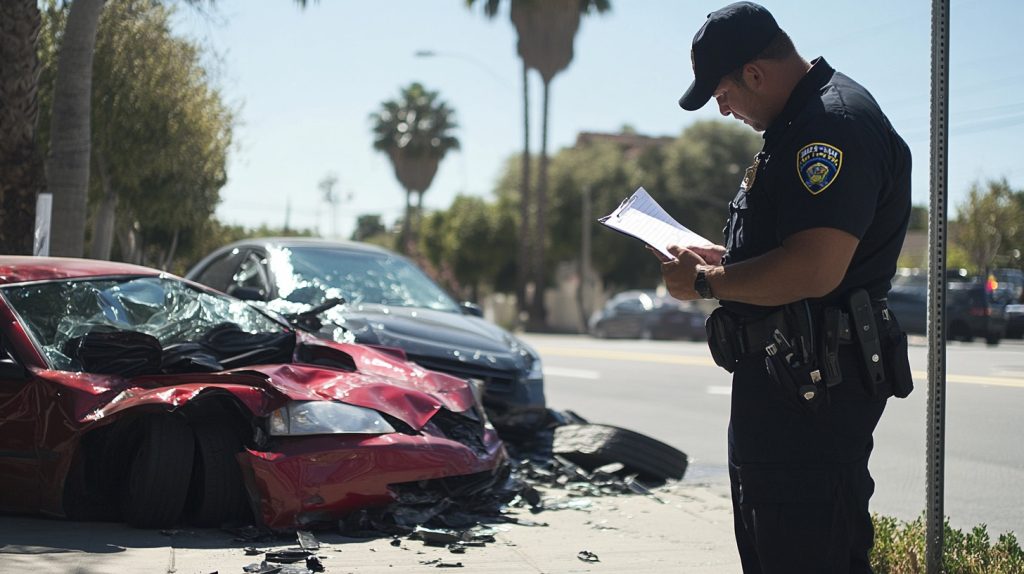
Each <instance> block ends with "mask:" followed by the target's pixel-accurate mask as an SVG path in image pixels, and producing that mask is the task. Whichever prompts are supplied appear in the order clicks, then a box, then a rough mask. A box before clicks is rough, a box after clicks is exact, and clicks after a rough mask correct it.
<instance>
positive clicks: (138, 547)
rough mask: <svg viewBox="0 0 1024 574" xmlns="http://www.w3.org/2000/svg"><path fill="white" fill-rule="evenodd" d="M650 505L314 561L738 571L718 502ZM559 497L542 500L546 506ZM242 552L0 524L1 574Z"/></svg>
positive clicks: (722, 499) (680, 490) (333, 541)
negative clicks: (471, 543)
mask: <svg viewBox="0 0 1024 574" xmlns="http://www.w3.org/2000/svg"><path fill="white" fill-rule="evenodd" d="M655 493H656V495H657V498H658V500H656V499H655V498H652V497H648V496H639V495H627V496H615V497H604V498H586V499H575V500H586V501H589V503H590V504H589V507H587V508H584V509H582V510H575V509H565V510H548V511H544V512H541V513H539V514H530V513H529V512H528V511H526V510H521V511H518V512H519V514H517V515H516V516H518V517H519V518H522V519H526V520H534V521H537V522H543V523H547V524H548V526H522V525H516V524H507V525H499V526H498V530H499V531H498V532H497V533H496V534H495V538H496V542H494V543H490V544H487V546H486V547H482V548H480V547H470V548H468V549H467V550H466V552H465V553H464V554H453V553H451V552H449V551H448V550H447V549H445V548H435V547H428V546H425V545H424V544H423V543H422V542H420V541H414V540H407V539H404V538H403V539H401V544H400V545H399V546H398V547H395V546H392V545H391V540H390V539H387V538H385V539H378V540H371V541H359V542H346V540H345V539H343V538H342V537H340V536H337V535H335V534H331V533H329V532H318V533H317V534H316V536H317V538H318V539H319V541H320V543H321V549H320V552H319V556H320V557H321V558H322V559H323V564H324V566H325V567H326V572H328V573H329V574H341V573H353V574H364V573H365V574H371V573H391V574H393V573H404V572H429V571H432V570H434V569H435V568H438V567H439V566H438V565H437V564H436V563H434V564H424V562H430V561H432V560H435V559H441V560H442V561H443V562H444V563H447V564H455V563H461V564H462V566H463V568H462V569H454V571H456V572H474V573H475V572H485V573H486V572H493V573H521V572H522V573H531V574H532V573H548V574H563V573H575V572H607V573H617V574H618V573H676V572H695V573H702V574H703V573H709V574H733V573H737V572H739V571H740V567H739V558H738V557H737V555H736V550H735V547H734V545H733V534H732V512H731V509H730V504H729V499H728V496H727V493H726V492H722V491H719V490H715V489H713V488H711V487H708V486H703V485H693V484H683V485H675V486H672V487H668V488H665V489H659V490H657V491H655ZM560 494H561V492H560V491H551V492H549V493H547V496H555V497H557V496H560ZM659 500H660V501H659ZM582 504H583V505H584V506H585V505H586V504H587V503H586V502H584V503H582ZM250 545H251V544H249V543H244V542H236V541H233V540H232V536H231V534H229V533H227V532H224V531H221V530H202V529H199V530H179V531H174V532H173V533H169V535H167V534H161V533H159V532H156V531H145V530H134V529H131V528H127V527H125V526H122V525H119V524H107V523H74V522H65V521H57V520H48V519H42V518H23V517H6V516H5V517H0V572H32V573H33V574H51V573H52V574H68V573H74V574H129V573H131V574H135V573H150V572H154V573H157V572H158V573H182V574H193V573H194V574H211V573H214V572H216V573H218V574H244V573H243V570H242V568H243V567H244V566H246V565H248V564H252V563H258V562H259V561H260V557H259V556H246V555H245V553H244V552H243V550H242V548H243V547H245V546H250ZM257 546H259V547H260V548H285V547H288V546H295V544H294V543H285V544H277V545H269V546H268V545H266V544H258V545H257ZM583 550H587V551H590V552H592V553H594V554H596V555H597V558H598V560H599V562H584V561H582V560H580V559H579V558H577V554H579V553H580V551H583ZM445 571H449V569H447V568H446V569H445Z"/></svg>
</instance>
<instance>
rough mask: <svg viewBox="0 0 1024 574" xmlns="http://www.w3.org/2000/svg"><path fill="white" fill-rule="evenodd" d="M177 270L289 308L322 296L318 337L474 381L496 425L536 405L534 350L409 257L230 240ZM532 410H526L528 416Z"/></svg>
mask: <svg viewBox="0 0 1024 574" xmlns="http://www.w3.org/2000/svg"><path fill="white" fill-rule="evenodd" d="M187 277H188V278H189V279H192V280H194V281H197V282H199V283H203V284H205V285H209V286H210V287H213V288H215V289H218V290H221V291H224V292H225V293H228V294H230V295H234V296H236V297H238V298H240V299H247V300H251V301H259V302H262V303H263V304H264V305H265V306H266V307H267V308H269V309H271V310H273V311H277V312H279V313H282V314H295V313H301V312H303V311H307V310H309V309H311V308H314V307H316V306H319V305H321V304H323V303H325V302H326V301H329V300H330V299H332V298H339V297H340V298H343V299H344V301H345V303H344V304H342V305H339V306H337V307H334V308H331V309H328V310H327V311H325V312H324V313H322V314H320V319H322V320H323V325H322V327H321V328H320V329H319V330H318V334H319V335H321V336H323V337H325V338H331V339H335V340H339V341H354V342H358V343H362V344H369V345H376V346H380V347H390V348H395V349H400V350H401V351H403V352H404V353H405V355H406V357H407V358H408V359H409V360H410V361H413V362H415V363H418V364H419V365H421V366H423V367H425V368H428V369H431V370H436V371H442V372H446V373H450V374H453V375H456V376H459V377H463V378H469V379H477V380H479V381H482V382H483V385H484V404H485V405H486V406H487V408H488V411H489V414H490V415H491V418H492V421H493V422H494V424H495V426H497V427H498V428H499V430H500V429H501V428H502V426H504V425H505V424H513V423H512V422H509V421H515V423H514V424H516V425H522V424H524V421H527V422H528V421H530V420H532V419H533V418H535V417H536V418H537V420H540V418H541V417H542V416H543V413H545V412H546V409H545V401H544V378H543V374H542V369H541V361H540V358H539V356H538V355H537V353H536V352H535V351H534V350H533V349H531V348H530V347H529V346H528V345H526V344H525V343H524V342H523V341H521V340H520V339H518V338H517V337H515V336H514V335H512V334H511V333H509V332H508V331H506V330H505V329H502V328H501V327H499V326H497V325H495V324H493V323H491V322H489V321H486V320H484V319H483V318H482V313H481V311H480V308H479V307H477V306H475V305H472V304H469V303H463V304H459V303H456V302H455V301H454V300H453V299H452V298H451V297H449V296H448V294H446V293H445V291H444V290H443V289H441V288H440V287H439V286H438V285H437V284H436V283H434V282H433V281H432V280H431V279H430V278H429V277H427V275H426V274H424V273H423V272H422V271H421V270H420V269H419V268H418V267H416V265H414V264H413V263H412V262H411V261H409V260H408V259H406V258H405V257H402V256H400V255H398V254H396V253H393V252H391V251H388V250H387V249H384V248H381V247H377V246H375V245H370V244H365V243H356V242H339V241H325V240H317V239H306V238H265V239H251V240H244V241H239V242H236V243H232V244H230V245H227V246H225V247H222V248H220V249H218V250H216V251H214V252H213V253H211V254H209V255H208V256H207V257H205V258H204V259H203V260H202V261H200V262H199V263H198V264H196V265H195V266H194V267H193V268H192V269H191V270H189V272H188V274H187ZM534 415H535V416H534Z"/></svg>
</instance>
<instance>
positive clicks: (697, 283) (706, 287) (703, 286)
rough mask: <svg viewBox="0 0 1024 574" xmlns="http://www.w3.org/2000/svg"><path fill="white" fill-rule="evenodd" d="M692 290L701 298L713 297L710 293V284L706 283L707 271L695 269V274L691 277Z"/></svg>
mask: <svg viewBox="0 0 1024 574" xmlns="http://www.w3.org/2000/svg"><path fill="white" fill-rule="evenodd" d="M693 290H694V291H696V292H697V294H698V295H700V296H701V298H703V299H713V298H714V295H712V294H711V284H710V283H708V276H707V272H706V271H704V270H703V269H701V270H699V271H697V276H696V277H694V279H693Z"/></svg>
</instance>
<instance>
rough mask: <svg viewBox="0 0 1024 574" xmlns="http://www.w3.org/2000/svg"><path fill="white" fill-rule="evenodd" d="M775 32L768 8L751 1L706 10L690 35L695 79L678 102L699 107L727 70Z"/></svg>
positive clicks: (742, 61)
mask: <svg viewBox="0 0 1024 574" xmlns="http://www.w3.org/2000/svg"><path fill="white" fill-rule="evenodd" d="M778 32H779V25H778V24H777V23H776V22H775V18H774V17H773V16H772V15H771V12H769V11H768V10H767V9H766V8H765V7H764V6H760V5H758V4H754V3H753V2H736V3H735V4H729V5H728V6H726V7H725V8H722V9H721V10H717V11H715V12H712V13H710V14H708V19H707V21H706V22H704V25H703V26H701V28H700V30H698V31H697V35H696V36H694V37H693V48H692V49H691V51H690V58H691V59H692V60H693V75H694V79H693V83H692V84H690V89H688V90H686V93H685V94H683V97H681V98H679V106H680V107H682V108H683V109H684V110H690V111H693V110H697V109H700V108H701V107H702V106H703V105H704V104H706V103H707V102H708V100H709V99H711V96H712V95H713V94H714V92H715V88H717V87H718V83H719V82H720V81H721V80H722V78H723V77H724V76H725V75H726V74H728V73H730V72H732V71H733V70H735V69H737V68H739V67H740V66H742V65H743V64H746V63H747V62H749V61H751V60H753V59H754V58H755V57H756V56H757V55H758V54H759V53H760V52H761V50H763V49H765V47H766V46H768V44H769V43H770V42H771V41H772V38H774V37H775V34H777V33H778Z"/></svg>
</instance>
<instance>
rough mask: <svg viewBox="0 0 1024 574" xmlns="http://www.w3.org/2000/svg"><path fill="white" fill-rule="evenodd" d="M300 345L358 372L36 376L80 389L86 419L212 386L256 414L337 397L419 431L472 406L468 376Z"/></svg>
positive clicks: (293, 366) (322, 344) (336, 347)
mask: <svg viewBox="0 0 1024 574" xmlns="http://www.w3.org/2000/svg"><path fill="white" fill-rule="evenodd" d="M300 344H301V345H306V346H310V347H317V349H316V350H317V351H318V352H320V353H321V354H322V353H331V354H337V356H339V357H344V358H346V359H347V358H348V357H351V359H352V362H354V364H355V366H356V371H354V372H347V371H343V370H340V369H334V368H328V367H321V366H317V365H311V364H304V363H283V364H271V365H256V366H249V367H243V368H240V369H235V370H231V371H222V372H218V373H185V374H172V375H148V376H140V377H135V378H132V379H125V378H123V377H119V376H116V375H96V374H88V373H70V372H65V371H51V370H40V371H37V372H36V374H37V375H38V376H40V377H41V378H43V379H48V380H50V381H53V382H58V383H60V384H61V385H63V386H65V387H68V388H69V389H71V390H72V391H77V392H73V393H72V394H74V395H77V396H76V397H75V398H76V399H77V400H75V403H76V406H75V409H74V410H75V411H76V413H75V414H76V418H78V419H79V420H81V421H87V420H91V421H96V420H99V419H103V418H105V417H109V416H110V415H113V414H114V413H116V412H119V411H122V410H125V409H128V408H132V407H137V406H140V405H143V404H168V405H172V406H175V407H177V406H181V405H184V404H185V403H187V402H188V401H190V400H192V399H193V398H195V397H196V396H198V395H199V394H200V393H204V392H209V391H223V392H228V393H231V394H232V395H234V396H235V397H236V398H237V399H239V400H240V401H241V402H242V403H243V404H245V405H246V407H247V408H249V410H250V411H252V412H253V414H254V415H256V416H265V415H268V414H269V413H270V411H271V410H273V409H274V408H277V407H279V406H280V405H281V403H282V401H281V399H282V398H287V399H291V400H296V401H315V400H334V401H339V402H343V403H347V404H350V405H355V406H360V407H365V408H369V409H374V410H376V411H379V412H382V413H385V414H387V415H390V416H393V417H395V418H397V419H398V420H400V421H402V422H404V423H405V424H407V425H409V426H410V427H412V428H413V429H415V430H419V429H421V428H423V425H425V424H426V423H427V421H429V420H430V418H431V417H432V416H434V413H436V412H437V411H438V409H440V408H441V407H444V408H446V409H448V410H450V411H453V412H459V413H461V412H465V411H468V410H470V409H472V408H473V405H474V397H473V391H472V390H471V389H470V387H469V384H468V383H467V382H466V381H463V380H462V379H458V378H456V377H452V376H450V375H446V374H444V373H438V372H435V371H428V370H426V369H423V368H421V367H419V366H418V365H416V364H413V363H409V362H406V361H403V360H401V359H399V358H397V357H394V356H392V355H389V354H386V353H383V352H381V351H377V350H374V349H372V348H369V347H364V346H361V345H349V344H342V343H335V342H331V341H323V340H321V339H308V338H305V337H303V338H302V339H301V340H300ZM344 362H347V361H344Z"/></svg>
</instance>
